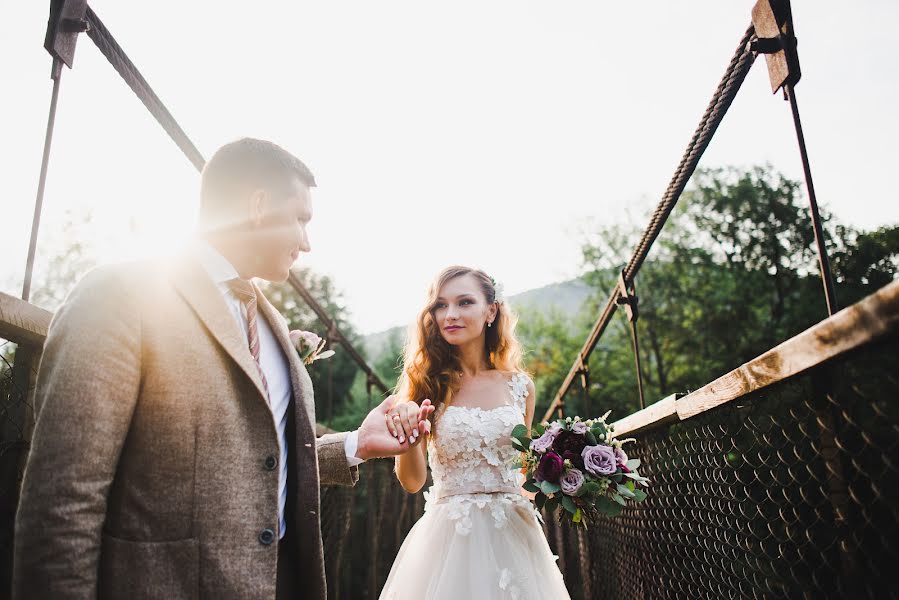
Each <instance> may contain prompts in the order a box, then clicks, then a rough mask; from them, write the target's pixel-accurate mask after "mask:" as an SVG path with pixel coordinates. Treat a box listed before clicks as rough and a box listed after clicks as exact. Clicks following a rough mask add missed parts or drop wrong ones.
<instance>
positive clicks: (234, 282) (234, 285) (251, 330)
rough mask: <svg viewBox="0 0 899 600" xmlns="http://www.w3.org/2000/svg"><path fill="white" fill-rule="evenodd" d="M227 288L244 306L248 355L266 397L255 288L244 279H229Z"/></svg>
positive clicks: (266, 390)
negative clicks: (260, 379) (254, 364)
mask: <svg viewBox="0 0 899 600" xmlns="http://www.w3.org/2000/svg"><path fill="white" fill-rule="evenodd" d="M228 287H229V288H231V291H232V292H234V295H235V296H237V299H238V300H240V302H241V303H242V304H243V305H244V307H245V308H246V310H247V334H248V338H249V345H250V354H251V355H253V361H254V362H255V363H256V368H257V369H259V376H260V377H261V378H262V387H263V388H265V395H266V396H268V381H267V380H266V378H265V373H263V372H262V365H261V364H260V362H259V326H258V325H257V323H256V313H257V311H256V288H255V287H253V284H252V283H250V282H249V281H247V280H246V279H230V280H228Z"/></svg>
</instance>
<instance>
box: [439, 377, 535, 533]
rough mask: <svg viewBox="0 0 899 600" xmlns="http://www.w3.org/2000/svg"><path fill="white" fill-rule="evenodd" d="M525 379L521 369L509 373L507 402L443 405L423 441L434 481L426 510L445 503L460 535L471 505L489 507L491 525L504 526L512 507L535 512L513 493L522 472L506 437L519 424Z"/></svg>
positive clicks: (467, 526) (467, 522)
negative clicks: (484, 405)
mask: <svg viewBox="0 0 899 600" xmlns="http://www.w3.org/2000/svg"><path fill="white" fill-rule="evenodd" d="M529 381H530V379H529V378H528V376H527V375H525V374H523V373H518V374H515V375H513V376H512V378H511V380H510V381H509V382H508V386H509V395H510V400H511V402H509V403H508V404H504V405H501V406H498V407H496V408H492V409H481V408H478V407H466V406H448V407H446V406H443V407H441V410H440V411H439V413H438V419H439V423H440V424H439V429H438V431H439V433H438V435H436V436H434V437H432V438H431V439H430V440H429V442H428V463H429V465H430V467H431V475H432V477H433V479H434V485H433V487H431V489H430V490H429V491H428V492H426V495H425V499H426V505H425V510H429V509H431V508H432V507H433V506H434V505H435V504H437V503H441V504H446V505H448V508H447V510H448V514H449V515H450V518H452V519H453V520H454V521H456V532H457V533H459V534H461V535H467V534H468V533H469V532H470V531H471V516H470V515H471V509H472V506H477V507H478V508H479V509H483V508H484V507H485V506H488V505H489V507H490V513H491V515H492V516H493V521H494V525H495V526H496V527H502V526H503V525H505V524H506V522H507V520H508V518H509V515H510V514H511V513H512V511H515V510H516V509H521V508H524V509H525V511H526V513H528V514H536V511H535V509H534V508H533V505H532V504H531V503H530V502H529V501H528V500H527V499H526V498H525V497H524V496H522V495H521V494H520V493H518V488H519V486H520V485H521V473H520V472H519V471H518V469H517V468H515V467H514V466H512V465H513V464H514V462H515V460H516V459H517V458H518V451H517V450H515V448H514V447H513V446H512V440H511V438H510V437H509V434H510V433H511V431H512V429H513V428H514V427H515V426H516V425H518V424H521V423H524V408H525V401H526V398H527V395H528V383H529ZM491 492H492V493H491ZM535 518H536V517H535Z"/></svg>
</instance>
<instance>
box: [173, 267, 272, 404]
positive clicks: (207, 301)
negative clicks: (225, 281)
mask: <svg viewBox="0 0 899 600" xmlns="http://www.w3.org/2000/svg"><path fill="white" fill-rule="evenodd" d="M172 282H173V283H174V285H175V287H176V288H177V290H178V292H179V293H180V294H181V296H182V297H183V298H184V299H185V300H186V301H187V303H188V304H190V306H191V308H193V310H194V312H195V313H196V314H197V317H198V318H199V319H200V320H201V321H202V322H203V324H204V325H205V326H206V329H208V330H209V333H211V334H212V337H214V338H215V340H216V341H217V342H218V343H219V344H220V345H221V346H222V348H224V349H225V351H226V352H227V353H228V355H229V356H230V357H231V358H232V359H233V360H234V362H236V363H237V365H238V366H239V367H240V368H241V370H242V371H243V372H244V373H246V375H247V377H249V378H250V380H251V381H252V382H253V384H254V385H255V386H256V389H257V391H258V392H259V395H260V396H261V399H262V400H263V401H264V402H265V403H266V406H268V401H267V400H266V395H265V388H264V387H263V386H262V378H261V377H260V375H259V369H258V368H257V367H256V362H255V361H254V360H253V355H252V354H250V348H249V345H248V343H247V339H246V336H245V335H244V334H243V332H242V331H241V330H240V326H239V325H238V324H237V322H236V321H235V320H234V317H233V316H232V314H231V311H230V310H228V306H227V305H226V304H225V300H224V298H222V294H221V292H220V291H219V289H218V288H217V287H216V285H215V284H214V283H213V282H212V280H211V279H210V278H209V276H208V275H207V274H206V271H204V270H203V267H202V266H201V265H200V264H199V263H198V262H197V261H196V260H193V259H190V258H182V260H181V263H180V264H179V266H177V267H175V269H174V271H173V275H172Z"/></svg>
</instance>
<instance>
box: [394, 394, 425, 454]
mask: <svg viewBox="0 0 899 600" xmlns="http://www.w3.org/2000/svg"><path fill="white" fill-rule="evenodd" d="M426 410H427V412H425V411H426ZM433 411H434V407H433V406H431V401H430V400H428V399H425V400H424V401H422V403H421V406H418V405H417V404H415V403H414V402H409V401H408V400H403V399H399V400H398V401H396V402H395V405H394V407H393V408H392V409H390V412H388V413H387V415H386V417H387V429H388V430H390V433H391V435H393V437H395V438H397V439H398V440H399V441H400V443H401V444H403V443H405V442H406V441H408V442H409V443H410V444H411V445H413V446H415V445H416V444H417V443H418V442H419V441H420V440H421V439H422V437H423V436H425V435H427V434H429V433H431V422H430V421H428V415H430V414H431V413H432V412H433Z"/></svg>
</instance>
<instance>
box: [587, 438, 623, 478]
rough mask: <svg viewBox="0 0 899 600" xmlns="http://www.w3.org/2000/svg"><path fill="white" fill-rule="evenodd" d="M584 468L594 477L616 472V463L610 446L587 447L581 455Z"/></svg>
mask: <svg viewBox="0 0 899 600" xmlns="http://www.w3.org/2000/svg"><path fill="white" fill-rule="evenodd" d="M581 456H582V457H583V458H584V468H586V469H587V470H588V471H589V472H591V473H593V474H594V475H611V474H612V473H614V472H615V471H617V470H618V461H617V460H616V458H615V451H614V450H613V449H612V447H611V446H603V445H599V446H587V447H586V448H584V451H583V452H582V453H581Z"/></svg>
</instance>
